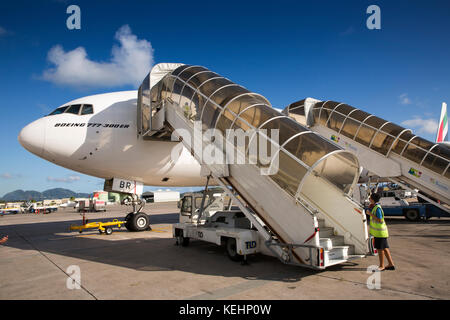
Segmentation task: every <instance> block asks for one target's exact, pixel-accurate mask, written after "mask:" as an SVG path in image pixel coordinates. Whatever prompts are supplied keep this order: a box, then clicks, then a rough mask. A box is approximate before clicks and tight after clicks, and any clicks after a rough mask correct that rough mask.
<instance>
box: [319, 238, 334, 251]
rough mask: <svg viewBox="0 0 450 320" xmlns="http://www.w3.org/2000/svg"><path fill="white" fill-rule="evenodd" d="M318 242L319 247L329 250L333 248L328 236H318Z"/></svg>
mask: <svg viewBox="0 0 450 320" xmlns="http://www.w3.org/2000/svg"><path fill="white" fill-rule="evenodd" d="M319 244H320V246H321V247H323V248H324V250H331V249H333V241H331V239H330V238H320V239H319Z"/></svg>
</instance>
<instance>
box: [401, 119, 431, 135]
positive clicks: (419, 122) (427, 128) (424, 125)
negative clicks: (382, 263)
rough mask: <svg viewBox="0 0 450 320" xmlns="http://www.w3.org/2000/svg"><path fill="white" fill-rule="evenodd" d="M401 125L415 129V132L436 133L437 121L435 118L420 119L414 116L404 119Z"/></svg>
mask: <svg viewBox="0 0 450 320" xmlns="http://www.w3.org/2000/svg"><path fill="white" fill-rule="evenodd" d="M401 125H403V126H405V127H408V128H412V129H416V130H417V133H427V134H433V133H436V131H437V128H438V122H437V121H436V120H435V119H422V118H420V117H415V118H414V119H410V120H405V121H403V122H402V123H401Z"/></svg>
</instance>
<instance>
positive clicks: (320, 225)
mask: <svg viewBox="0 0 450 320" xmlns="http://www.w3.org/2000/svg"><path fill="white" fill-rule="evenodd" d="M317 221H318V222H319V228H321V229H322V228H325V220H324V219H318V220H317Z"/></svg>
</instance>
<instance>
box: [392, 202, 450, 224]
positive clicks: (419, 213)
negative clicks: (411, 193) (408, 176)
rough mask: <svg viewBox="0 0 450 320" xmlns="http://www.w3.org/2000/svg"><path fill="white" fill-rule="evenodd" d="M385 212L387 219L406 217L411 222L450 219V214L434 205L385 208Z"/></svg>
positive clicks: (416, 204)
mask: <svg viewBox="0 0 450 320" xmlns="http://www.w3.org/2000/svg"><path fill="white" fill-rule="evenodd" d="M383 212H384V215H385V216H386V217H401V216H404V217H405V219H406V220H409V221H419V220H421V219H422V220H423V221H426V220H429V219H431V218H433V217H436V218H443V217H447V218H448V217H450V214H449V213H447V212H446V211H445V210H442V209H440V208H438V207H436V206H435V205H433V204H432V203H419V202H415V203H414V202H413V203H410V204H408V205H397V206H383Z"/></svg>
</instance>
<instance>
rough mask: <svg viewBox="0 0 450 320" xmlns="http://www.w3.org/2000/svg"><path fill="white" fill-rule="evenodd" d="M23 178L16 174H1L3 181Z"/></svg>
mask: <svg viewBox="0 0 450 320" xmlns="http://www.w3.org/2000/svg"><path fill="white" fill-rule="evenodd" d="M21 177H22V175H21V174H14V173H9V172H5V173H2V174H0V178H2V179H15V178H21Z"/></svg>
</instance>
